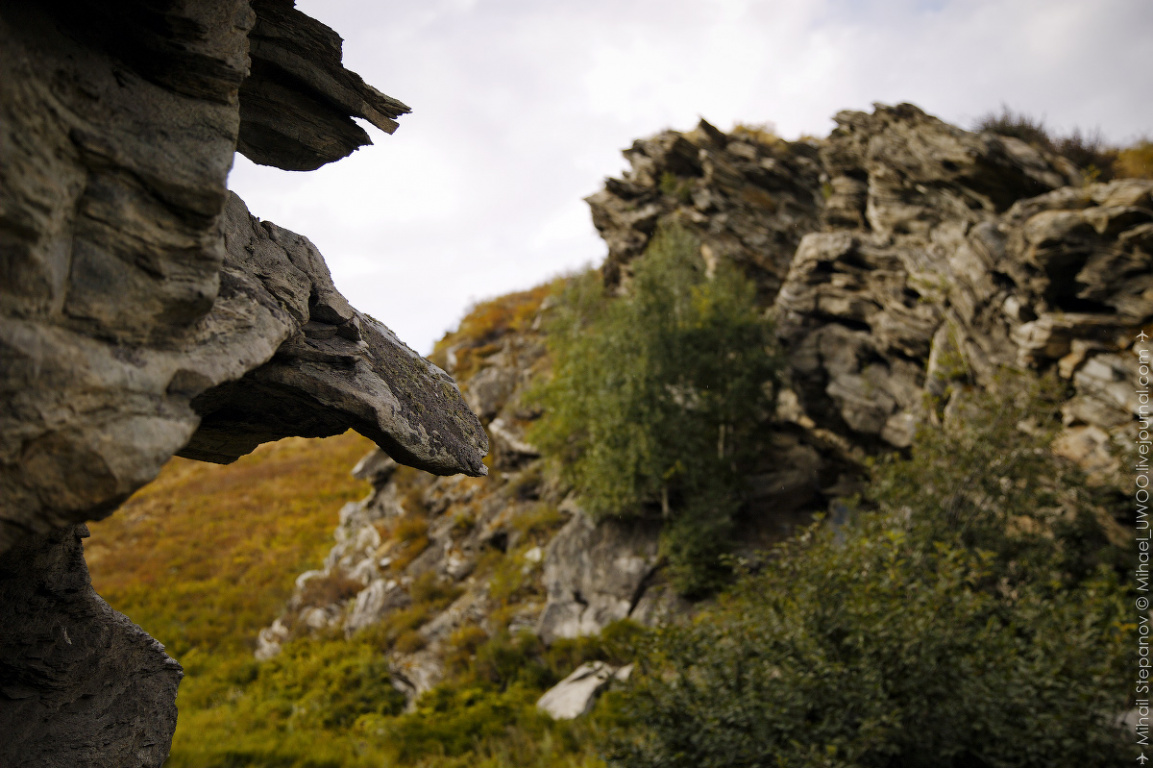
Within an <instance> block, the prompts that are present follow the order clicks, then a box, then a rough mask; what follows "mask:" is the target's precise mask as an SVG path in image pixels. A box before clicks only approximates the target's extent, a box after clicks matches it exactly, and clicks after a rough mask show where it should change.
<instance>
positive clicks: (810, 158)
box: [586, 120, 822, 300]
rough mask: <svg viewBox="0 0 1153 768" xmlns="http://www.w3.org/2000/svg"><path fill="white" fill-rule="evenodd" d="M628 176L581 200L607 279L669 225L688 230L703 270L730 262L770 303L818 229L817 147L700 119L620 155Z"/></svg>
mask: <svg viewBox="0 0 1153 768" xmlns="http://www.w3.org/2000/svg"><path fill="white" fill-rule="evenodd" d="M623 154H624V156H625V159H627V160H628V161H629V165H630V166H631V170H630V171H627V172H626V173H625V174H624V178H621V179H611V178H610V179H607V180H606V181H605V188H604V189H603V190H602V191H600V192H597V193H596V194H594V195H592V196H590V197H588V198H586V201H587V202H588V204H589V208H590V209H591V210H592V218H593V224H594V225H595V226H596V228H597V231H599V232H600V234H601V237H603V238H604V240H605V243H606V245H608V257H607V258H606V260H605V263H604V266H603V270H604V275H605V281H606V282H607V283H609V284H610V285H616V284H618V283H619V282H620V281H621V279H622V277H623V276H624V277H627V273H628V263H629V262H630V261H631V260H632V259H634V258H636V257H637V256H639V255H640V254H641V253H642V252H643V251H644V249H645V246H646V245H647V244H648V241H649V238H651V237H652V235H653V233H654V232H655V231H656V227H657V223H658V222H659V221H661V220H663V219H666V218H670V219H674V220H676V221H679V222H681V223H682V224H684V225H686V226H688V227H690V228H691V229H692V230H693V231H694V233H696V234H697V235H698V236H699V237H700V238H701V241H702V243H703V245H704V247H703V248H702V254H703V255H704V257H705V260H706V262H712V261H714V260H715V259H729V260H731V261H733V262H735V263H737V264H739V265H741V266H742V267H745V268H746V270H747V272H748V273H749V274H750V275H751V276H753V277H754V279H755V280H756V281H757V285H758V289H759V293H760V295H761V296H762V297H764V298H765V299H766V300H771V299H772V297H773V296H774V295H775V294H776V292H777V290H778V289H779V288H780V285H781V281H782V280H784V277H785V274H786V273H787V272H788V269H789V263H790V262H791V260H792V257H793V252H794V251H795V250H796V248H797V243H799V242H800V239H801V237H802V236H803V235H804V234H805V233H806V232H811V231H814V230H816V229H818V228H819V226H820V214H821V207H822V206H821V202H822V201H821V183H820V176H821V165H820V158H819V155H818V152H817V149H816V147H815V146H813V145H812V144H811V143H808V142H788V141H782V140H779V139H777V138H776V137H773V136H770V135H767V134H764V133H758V132H757V131H734V132H733V133H731V134H726V133H723V132H722V131H719V130H717V129H716V128H714V127H713V126H712V125H710V124H709V123H708V122H706V121H704V120H702V121H701V122H700V125H698V126H697V128H696V130H694V131H691V132H689V133H685V134H682V133H678V132H677V131H664V132H662V133H660V134H658V135H656V136H654V137H652V138H650V139H639V140H637V141H635V142H633V146H632V147H631V148H630V149H627V150H625V151H624V153H623Z"/></svg>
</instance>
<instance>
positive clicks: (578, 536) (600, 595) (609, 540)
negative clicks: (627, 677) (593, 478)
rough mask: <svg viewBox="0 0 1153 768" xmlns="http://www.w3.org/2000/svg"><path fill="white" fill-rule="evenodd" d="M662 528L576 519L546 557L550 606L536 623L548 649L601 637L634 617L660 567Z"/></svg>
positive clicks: (551, 544)
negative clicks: (613, 625) (565, 642)
mask: <svg viewBox="0 0 1153 768" xmlns="http://www.w3.org/2000/svg"><path fill="white" fill-rule="evenodd" d="M659 531H660V526H659V524H657V523H654V522H651V521H640V520H638V521H621V520H604V521H602V522H600V523H599V524H594V523H593V521H592V520H591V519H589V517H588V516H587V515H585V514H584V513H581V512H578V513H577V514H574V515H573V517H572V519H571V520H569V522H568V523H566V524H565V526H564V528H562V529H561V530H560V531H559V532H558V533H557V534H556V536H555V537H554V538H553V540H552V541H551V542H549V545H548V547H547V549H546V550H545V555H544V575H543V581H544V586H545V589H546V590H547V592H548V602H547V603H546V604H545V608H544V611H543V613H542V614H541V617H540V620H539V621H538V623H537V634H538V635H540V637H541V639H542V640H544V641H545V642H546V643H551V642H552V641H553V640H556V639H558V638H562V637H579V636H581V635H593V634H596V633H597V632H600V631H601V630H602V629H604V628H605V627H606V626H608V625H609V624H610V623H612V622H614V621H616V620H618V619H624V618H627V617H628V616H629V614H631V613H632V611H633V608H635V607H636V605H637V602H638V601H639V600H640V599H641V596H642V595H643V594H644V588H645V586H646V583H647V581H648V579H649V578H650V577H651V576H652V574H653V572H654V570H655V569H656V567H657V562H658V561H657V538H658V535H659Z"/></svg>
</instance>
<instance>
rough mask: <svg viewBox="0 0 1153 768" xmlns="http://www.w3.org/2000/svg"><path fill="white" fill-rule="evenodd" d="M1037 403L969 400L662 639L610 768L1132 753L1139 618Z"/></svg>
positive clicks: (1065, 760)
mask: <svg viewBox="0 0 1153 768" xmlns="http://www.w3.org/2000/svg"><path fill="white" fill-rule="evenodd" d="M1038 403H1039V404H1041V405H1044V404H1045V401H1044V400H1043V399H1041V400H1036V399H1032V398H1029V397H1028V396H1027V395H1025V396H1024V397H1023V398H1022V400H1021V401H1019V402H1013V401H1012V400H1009V401H1008V402H1006V401H1004V400H997V399H994V398H993V397H987V396H986V397H981V398H975V399H974V400H973V401H972V402H971V404H970V407H969V408H968V409H967V416H968V417H969V420H968V421H967V422H966V423H961V422H960V421H957V420H955V421H952V422H951V423H948V424H947V425H946V428H945V429H943V430H937V431H927V432H925V433H924V434H923V435H922V437H921V439H920V441H919V442H918V443H917V444H916V445H915V447H914V449H913V451H912V457H911V458H910V459H897V460H893V461H885V462H880V463H878V464H876V465H874V467H873V479H872V482H871V484H870V486H869V489H868V494H867V496H868V500H869V503H870V506H872V507H873V508H872V509H866V508H865V504H864V503H863V502H860V503H858V504H857V509H856V511H855V512H854V514H852V515H851V516H850V517H849V518H848V522H845V523H843V524H840V525H833V524H830V523H829V522H825V523H818V524H815V525H814V526H813V527H812V528H810V529H809V530H808V531H807V532H806V533H805V534H804V535H803V536H801V537H800V538H798V539H796V540H794V541H791V542H788V543H786V544H784V545H781V546H780V547H778V548H777V549H776V550H775V551H773V552H772V553H771V555H770V557H769V558H768V560H767V561H766V562H764V563H763V564H762V565H761V567H760V568H759V569H757V571H756V572H749V573H747V574H746V575H745V576H744V577H743V578H742V579H741V581H740V583H739V584H738V585H737V587H736V588H735V589H734V590H732V592H731V593H730V594H729V595H728V596H727V597H726V599H725V600H723V601H722V602H721V604H720V605H719V606H718V607H717V608H715V609H714V610H711V611H709V612H708V613H706V614H705V615H703V616H701V617H700V618H699V619H698V620H697V621H694V622H692V623H691V624H688V625H683V626H673V627H669V628H666V629H664V630H662V631H661V632H660V633H659V634H658V635H657V636H656V637H655V638H654V639H653V641H652V642H651V643H650V644H649V645H648V646H647V649H646V653H645V654H644V655H643V657H642V658H643V662H642V664H641V669H640V671H639V673H637V674H636V675H634V681H635V683H634V685H633V687H632V688H631V689H630V690H629V691H627V692H626V693H625V694H623V695H622V697H621V701H620V702H618V706H619V708H620V709H619V712H620V713H621V721H620V723H619V729H620V730H619V732H618V734H617V736H616V737H615V739H613V740H612V741H611V742H610V752H611V759H610V760H609V764H610V765H614V766H628V767H629V768H644V767H645V766H665V767H675V766H686V767H688V766H692V767H693V768H696V767H697V766H732V765H742V766H892V765H902V766H922V765H924V766H929V765H932V766H958V767H960V766H990V767H991V766H1048V765H1081V766H1106V765H1118V764H1120V762H1121V761H1122V759H1132V758H1133V757H1134V756H1135V753H1134V752H1133V747H1132V745H1131V744H1130V743H1129V740H1128V739H1127V738H1125V737H1124V736H1123V733H1122V729H1121V727H1120V726H1119V725H1118V723H1117V715H1118V713H1119V712H1120V711H1121V710H1122V709H1123V708H1124V707H1125V705H1126V694H1127V684H1126V675H1125V671H1126V670H1127V669H1132V668H1134V667H1133V663H1134V662H1135V659H1134V653H1135V649H1136V642H1135V637H1136V627H1135V625H1134V624H1133V623H1132V619H1131V616H1130V613H1129V611H1128V610H1127V606H1128V604H1129V601H1128V600H1127V599H1126V598H1127V591H1126V589H1125V588H1124V587H1123V586H1122V585H1121V582H1120V581H1119V573H1118V569H1117V567H1116V563H1115V561H1114V556H1115V554H1116V547H1113V546H1111V545H1110V542H1109V539H1108V536H1107V532H1106V528H1107V522H1105V524H1102V520H1101V519H1099V518H1098V515H1100V514H1102V513H1105V514H1106V517H1107V510H1101V509H1096V510H1095V509H1094V507H1095V506H1097V505H1094V504H1092V503H1091V502H1090V501H1089V494H1088V492H1087V489H1086V487H1085V485H1084V478H1083V477H1081V476H1080V475H1079V474H1078V473H1077V472H1076V471H1075V470H1073V469H1071V468H1070V467H1069V466H1066V465H1065V464H1063V463H1061V462H1059V461H1058V460H1056V459H1055V458H1054V457H1053V455H1052V454H1051V453H1050V452H1049V451H1048V442H1049V439H1048V438H1049V437H1051V433H1050V432H1049V431H1048V429H1047V427H1048V425H1047V424H1046V423H1045V422H1044V421H1043V420H1042V416H1043V415H1045V414H1038V413H1036V411H1037V408H1036V406H1037V404H1038ZM1031 412H1032V413H1031ZM1096 495H1098V496H1100V495H1102V494H1100V492H1098V493H1097V494H1096Z"/></svg>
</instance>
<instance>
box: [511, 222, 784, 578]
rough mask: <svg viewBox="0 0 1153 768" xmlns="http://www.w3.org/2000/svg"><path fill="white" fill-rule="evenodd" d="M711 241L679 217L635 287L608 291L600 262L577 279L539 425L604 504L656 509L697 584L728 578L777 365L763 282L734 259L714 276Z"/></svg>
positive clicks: (583, 496)
mask: <svg viewBox="0 0 1153 768" xmlns="http://www.w3.org/2000/svg"><path fill="white" fill-rule="evenodd" d="M699 250H700V244H699V242H698V241H697V240H696V239H695V238H694V237H693V236H691V235H690V234H688V233H687V232H686V231H684V230H682V229H679V228H675V227H667V228H665V229H663V230H662V231H661V232H659V233H658V234H657V236H656V237H655V238H654V239H653V241H652V243H651V244H650V245H649V247H648V250H647V251H646V252H645V254H644V255H643V256H642V257H641V258H639V259H637V261H636V262H635V264H634V265H633V277H632V282H631V284H630V286H629V290H628V293H627V294H625V295H624V296H622V297H619V298H611V297H609V296H607V295H606V293H605V290H604V287H603V285H602V283H601V281H600V279H599V275H597V274H596V273H595V272H590V273H587V274H585V275H583V276H581V277H579V278H577V279H575V280H573V281H572V283H571V284H570V285H569V286H568V287H567V289H566V290H565V291H564V292H563V293H562V294H561V298H560V302H559V305H558V306H557V307H556V308H555V309H554V310H553V313H552V319H551V326H550V328H549V335H548V344H549V350H550V352H551V354H552V376H551V378H550V379H548V381H547V382H545V383H544V384H542V386H541V388H540V391H539V393H538V397H539V402H540V404H541V406H542V407H543V410H544V413H543V416H542V417H541V419H540V420H539V421H538V422H537V423H536V425H534V428H533V430H532V431H531V433H530V439H531V440H533V441H534V442H535V443H536V444H537V445H538V446H539V447H540V448H541V450H543V451H544V452H545V453H546V454H547V455H551V456H553V457H555V458H556V459H557V460H558V461H559V463H560V466H561V468H562V473H563V475H564V477H565V478H566V479H567V480H568V481H570V482H571V483H572V485H573V486H574V488H575V489H576V491H577V494H578V495H579V497H580V500H581V503H582V504H583V505H584V506H585V508H586V509H587V510H588V511H589V512H590V513H591V514H593V515H594V516H598V517H604V516H607V515H616V516H640V515H643V514H644V513H645V511H646V509H652V508H653V507H658V508H659V510H660V513H661V515H662V517H663V519H664V520H665V530H666V535H665V541H664V545H665V548H666V550H667V555H668V557H669V559H670V563H671V567H672V570H673V573H674V579H675V581H676V583H677V586H678V588H679V589H680V591H681V592H682V593H685V594H697V595H699V594H703V593H706V592H708V591H710V590H711V589H713V588H715V587H716V586H717V585H718V583H719V581H720V579H721V578H722V577H723V572H724V570H725V566H724V563H723V560H722V558H721V556H722V555H723V554H724V551H725V549H726V547H727V544H728V537H729V533H730V529H731V526H732V524H733V516H734V514H735V513H736V510H737V508H738V507H739V505H740V503H741V496H740V470H741V468H742V465H743V462H744V460H745V459H746V458H747V457H748V452H749V448H750V444H751V437H752V435H753V434H754V433H755V430H756V428H757V426H758V425H759V424H761V423H762V422H763V421H764V419H765V418H766V416H767V415H768V413H769V411H770V408H771V405H772V396H773V387H774V377H775V374H776V370H777V368H778V364H777V361H776V360H775V358H774V357H773V354H772V352H771V347H770V345H771V338H770V327H769V323H768V321H767V320H766V319H765V318H764V317H763V315H762V313H761V311H760V310H759V309H758V308H757V305H756V301H755V287H754V286H753V284H752V282H751V281H749V280H747V279H745V278H744V276H743V275H741V274H740V272H738V271H737V270H736V269H735V268H734V267H733V266H732V265H729V264H727V263H722V264H718V265H716V268H715V272H714V274H711V275H710V274H708V270H707V269H706V265H705V263H704V261H703V260H702V259H701V257H700V254H699Z"/></svg>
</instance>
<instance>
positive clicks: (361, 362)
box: [0, 0, 488, 766]
mask: <svg viewBox="0 0 1153 768" xmlns="http://www.w3.org/2000/svg"><path fill="white" fill-rule="evenodd" d="M0 83H2V84H3V87H2V88H0V557H2V558H3V568H2V569H0V637H2V638H3V640H2V642H3V643H4V647H5V648H6V649H12V650H11V654H12V655H11V656H9V655H8V654H7V653H6V654H5V657H4V660H5V663H6V664H7V662H8V660H9V658H11V659H13V660H14V661H12V663H11V664H7V665H6V666H4V667H2V668H0V673H2V677H0V722H4V723H9V724H12V726H11V728H0V730H2V731H3V732H4V734H5V738H3V739H0V764H3V765H17V764H20V765H24V764H29V765H32V764H35V765H37V766H41V765H44V766H54V765H61V766H64V765H80V764H83V765H141V766H144V765H150V766H151V765H159V764H160V763H161V762H162V761H163V759H164V757H165V756H166V754H167V750H168V744H169V742H170V739H171V734H172V730H173V728H174V726H175V709H174V707H173V706H172V699H173V697H174V696H175V686H176V681H177V680H178V678H179V668H178V667H177V666H176V665H175V662H172V661H171V660H170V659H167V657H166V656H164V654H163V652H162V650H160V649H158V647H156V646H155V644H154V643H152V644H150V643H151V641H150V640H149V639H148V637H147V635H145V634H144V633H143V632H142V631H141V630H139V629H138V628H135V627H132V625H131V624H130V623H129V622H127V620H126V619H124V617H122V616H120V615H119V614H116V613H115V612H113V611H111V610H110V609H107V606H103V608H101V607H100V606H102V605H103V604H102V603H100V602H99V598H96V597H95V595H92V594H91V588H90V587H89V586H88V585H87V570H86V568H85V567H84V561H83V557H82V555H81V554H80V552H81V550H80V547H79V544H78V543H70V542H72V540H73V539H75V537H76V535H77V533H76V532H77V531H79V530H81V528H78V527H77V526H78V525H80V526H82V524H83V522H84V521H87V520H96V519H100V518H103V517H105V516H107V515H108V514H110V513H112V512H113V511H114V510H115V509H116V508H117V506H118V505H119V504H120V503H121V502H122V501H123V500H124V499H126V498H127V497H128V496H129V495H130V494H131V493H132V492H133V491H135V490H136V489H137V488H139V487H141V486H142V485H144V484H145V483H147V482H149V481H150V480H151V479H152V478H153V477H155V475H156V473H157V472H158V471H159V470H160V467H161V466H162V465H163V464H164V462H165V461H167V460H168V459H169V458H170V457H171V456H173V455H175V454H181V455H185V456H190V457H193V458H199V459H204V460H209V461H217V462H228V461H232V460H234V459H236V458H237V457H238V456H241V455H243V454H245V453H247V452H249V451H251V450H252V449H253V448H255V447H256V446H257V445H259V444H260V443H262V442H266V441H269V440H276V439H279V438H281V437H285V436H289V435H303V436H319V435H330V434H336V433H339V432H343V431H344V430H346V429H349V428H352V429H356V430H358V431H360V432H362V433H363V434H365V435H366V436H368V437H370V438H371V439H373V440H374V441H376V442H377V443H378V444H379V445H380V446H381V447H382V448H383V449H384V450H386V451H387V452H389V453H390V454H391V455H392V456H393V457H394V458H395V459H396V460H398V461H400V462H402V463H406V464H411V465H413V466H417V467H420V468H421V469H426V470H428V471H430V472H435V473H441V474H452V473H457V472H462V473H466V474H470V475H481V474H484V473H485V467H484V465H483V463H482V462H481V459H482V457H483V456H484V454H485V453H486V452H487V450H488V445H487V439H486V437H485V434H484V432H483V430H482V429H481V426H480V423H479V421H478V420H477V418H476V417H475V416H474V415H473V414H472V412H471V411H469V409H468V406H467V405H466V403H465V401H464V400H463V398H462V397H461V394H460V391H459V390H458V389H457V387H456V385H455V384H454V383H453V381H452V380H451V379H450V378H449V377H448V376H447V374H445V373H444V372H443V371H441V370H440V369H439V368H437V367H436V366H433V365H431V364H430V363H428V362H427V361H425V360H424V359H423V358H421V357H420V356H419V355H417V354H415V353H414V352H413V351H412V350H411V349H409V348H408V347H407V346H405V345H404V344H403V343H402V342H401V341H400V340H398V339H397V338H396V337H395V335H394V334H393V333H392V332H391V331H390V330H389V329H388V328H387V327H385V326H384V325H383V324H381V323H380V322H378V321H376V320H374V319H372V318H369V317H368V316H366V315H363V314H361V313H359V312H357V311H356V310H355V309H353V308H352V307H350V306H349V305H348V303H347V302H346V301H345V300H344V298H343V297H342V296H341V295H340V294H339V293H338V292H337V291H336V289H335V287H334V286H333V284H332V279H331V277H330V275H329V273H328V270H327V268H326V267H325V265H324V260H323V259H322V258H321V256H320V254H319V253H317V251H316V249H315V248H314V247H313V246H312V244H311V243H310V242H309V241H308V240H307V239H306V238H304V237H301V236H300V235H296V234H294V233H292V232H290V231H288V230H286V229H282V228H281V227H278V226H276V225H274V224H271V223H269V222H261V221H259V220H258V219H256V218H254V217H253V216H251V215H250V214H249V213H248V211H247V209H246V208H245V206H244V204H243V203H242V202H241V201H240V199H239V198H237V197H236V196H235V195H231V194H230V193H229V192H228V191H227V189H226V187H225V181H226V178H227V174H228V171H229V168H230V167H231V164H232V159H233V153H234V152H235V151H236V150H237V148H238V146H239V149H240V151H242V152H244V153H245V154H247V155H248V156H249V157H251V158H252V159H253V160H255V161H256V162H260V163H265V164H270V165H275V166H277V167H280V168H287V169H298V170H300V169H311V168H316V167H319V166H320V165H323V164H324V163H327V162H331V161H333V160H336V159H339V158H341V157H344V156H346V155H348V154H349V153H350V152H352V151H353V150H354V149H356V148H357V147H358V146H362V145H364V144H367V143H369V139H368V136H367V135H366V134H365V133H364V131H363V130H362V129H361V128H360V127H358V126H357V125H356V124H355V122H354V121H353V118H355V117H362V118H365V119H367V120H368V121H369V122H371V123H373V124H374V125H376V126H377V127H380V128H382V129H383V130H385V131H387V132H392V130H394V129H395V128H396V123H395V118H397V117H398V116H400V115H401V114H403V113H404V112H407V111H408V108H407V107H405V105H403V104H402V103H400V102H399V101H396V100H395V99H392V98H390V97H388V96H385V95H384V94H382V93H380V92H379V91H377V90H375V89H374V88H372V87H371V86H368V85H366V84H365V83H364V82H363V81H362V80H361V79H360V78H359V77H358V76H357V75H355V74H354V73H352V72H349V71H348V70H346V69H345V68H344V67H343V66H342V64H341V41H340V38H339V37H338V36H337V35H336V33H335V32H333V31H332V30H331V29H328V28H327V27H325V26H324V25H323V24H320V23H319V22H317V21H315V20H313V19H311V18H309V17H307V16H306V15H304V14H303V13H301V12H299V11H297V10H295V8H294V7H293V3H292V2H291V0H252V2H251V3H250V2H249V1H248V0H204V1H203V2H167V3H155V2H150V1H149V0H119V1H118V2H107V3H87V2H80V1H79V0H47V1H46V2H43V3H7V4H5V5H4V6H3V7H2V8H0ZM62 537H63V538H62ZM69 537H71V539H69ZM61 547H65V548H66V549H67V556H65V555H63V554H59V553H60V552H62V551H63V550H61V549H60V548H61ZM45 553H57V554H56V555H52V557H54V558H56V559H55V560H53V564H51V565H50V566H48V565H45V562H46V561H45V559H44V558H46V557H48V556H49V555H47V554H45ZM45 568H47V569H48V571H45ZM49 571H50V573H49ZM53 584H70V585H73V586H69V587H67V589H66V590H65V592H68V590H72V591H71V592H68V595H69V596H67V598H66V599H65V598H64V597H61V598H60V599H54V600H46V599H41V598H42V597H43V595H40V594H39V593H38V592H37V590H40V591H44V590H47V591H48V592H49V593H52V594H57V593H59V594H61V595H63V594H64V593H63V592H60V591H59V590H58V589H57V588H56V587H55V586H52V585H53ZM53 590H56V591H55V592H54V591H53ZM77 601H79V602H77ZM77 606H79V607H77ZM63 627H67V628H68V632H69V637H71V638H73V644H75V643H76V642H79V643H80V644H79V645H76V646H75V647H73V645H70V644H69V642H68V641H67V640H63V639H62V637H63V635H61V633H60V632H59V631H58V630H60V629H61V628H63ZM77 638H80V640H79V641H77ZM117 638H119V639H117ZM61 642H63V643H64V645H65V646H68V647H67V648H62V647H61V646H60V643H61ZM37 654H39V655H37ZM84 654H87V655H84ZM81 658H83V659H85V660H86V661H84V662H83V663H81V662H80V661H78V660H77V659H81ZM94 680H97V681H98V680H108V681H117V683H116V684H117V685H119V686H120V688H117V689H115V690H113V689H111V688H110V689H109V690H108V691H105V693H102V694H100V696H105V698H100V696H97V697H96V698H95V699H93V698H92V695H93V694H92V693H91V691H89V688H90V687H91V686H92V685H96V683H93V682H92V681H94ZM117 691H120V692H117ZM105 694H106V695H105ZM166 697H167V699H166ZM76 702H80V703H76ZM10 735H14V736H13V737H12V738H9V736H10ZM17 736H18V738H17ZM78 756H79V757H78ZM26 760H27V761H32V762H20V761H26Z"/></svg>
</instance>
